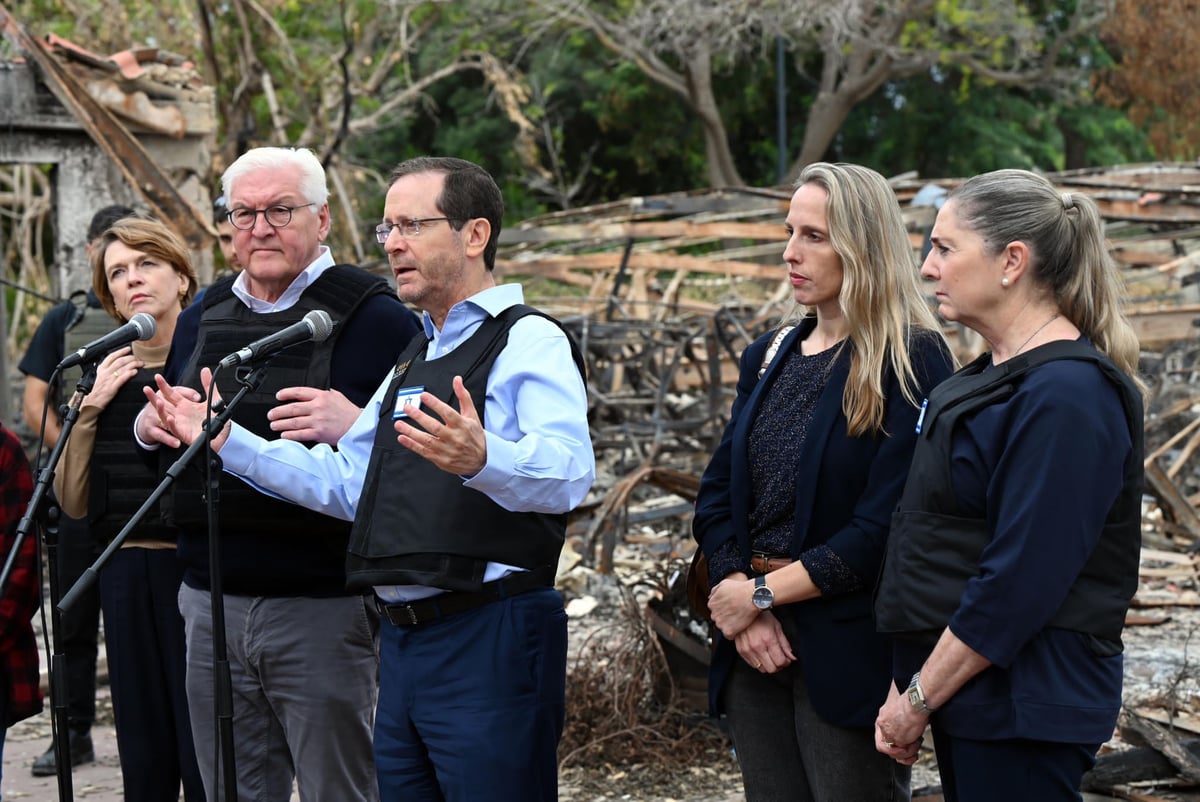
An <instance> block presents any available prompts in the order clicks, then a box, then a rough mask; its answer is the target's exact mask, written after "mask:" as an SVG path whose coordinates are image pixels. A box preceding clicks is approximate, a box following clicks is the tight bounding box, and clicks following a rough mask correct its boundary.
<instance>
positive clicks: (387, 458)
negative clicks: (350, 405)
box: [157, 158, 595, 802]
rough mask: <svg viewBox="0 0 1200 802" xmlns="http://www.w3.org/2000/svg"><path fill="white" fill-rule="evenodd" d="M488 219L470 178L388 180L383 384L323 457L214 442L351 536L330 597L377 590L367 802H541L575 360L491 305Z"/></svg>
mask: <svg viewBox="0 0 1200 802" xmlns="http://www.w3.org/2000/svg"><path fill="white" fill-rule="evenodd" d="M503 214H504V200H503V197H502V196H501V194H500V188H499V187H498V186H497V185H496V182H495V181H494V180H493V178H492V177H491V176H490V175H489V174H488V173H487V172H486V171H484V170H483V169H482V168H481V167H479V166H478V165H475V164H472V163H470V162H467V161H463V160H461V159H453V158H417V159H410V160H408V161H405V162H403V163H401V164H400V165H399V166H398V167H397V168H396V169H395V170H394V171H393V173H392V179H391V185H390V187H389V189H388V193H387V198H386V201H385V205H384V216H383V223H382V224H381V225H380V226H379V227H378V228H376V234H377V236H378V239H379V241H380V242H381V243H382V244H383V246H384V250H385V251H386V252H387V254H388V261H389V263H390V264H391V267H392V273H393V275H395V277H396V284H397V293H398V295H399V296H400V298H401V299H402V300H404V301H407V302H411V303H413V304H416V305H417V306H419V307H420V308H422V309H423V310H424V313H425V317H424V323H425V336H424V337H418V338H414V340H413V342H412V344H411V345H410V346H409V347H408V348H407V349H406V350H405V352H404V353H403V354H402V355H401V357H400V359H399V360H398V362H397V363H396V364H397V367H396V368H395V369H394V370H393V369H391V368H389V369H388V370H386V371H384V372H383V373H381V374H380V375H381V377H382V378H383V381H382V383H381V384H380V385H379V387H378V389H377V390H376V391H375V393H374V395H373V396H372V397H371V400H370V401H369V403H368V404H367V407H366V409H364V410H363V412H362V414H361V415H360V416H359V417H358V419H357V420H356V421H355V422H354V424H353V425H352V426H351V428H350V430H349V431H348V432H347V433H346V434H345V435H344V436H343V437H342V438H341V439H340V440H339V441H338V442H337V447H336V450H335V449H334V448H331V447H330V446H328V445H317V446H315V447H313V448H312V449H308V448H305V447H303V446H302V445H301V444H299V443H288V442H284V441H281V440H273V441H267V440H264V439H263V438H261V437H256V436H255V435H254V434H253V432H252V431H249V430H248V429H247V427H243V426H240V425H236V424H235V425H232V426H231V427H227V428H226V430H225V431H224V432H222V433H221V434H220V435H219V436H218V437H217V438H215V439H214V447H215V448H217V449H218V450H220V452H221V458H222V460H223V462H224V466H225V469H226V470H227V471H230V472H232V473H235V474H236V475H238V476H242V477H245V478H246V479H247V480H248V481H249V482H251V483H252V484H253V485H254V486H255V487H259V488H262V489H263V490H265V491H268V492H272V493H276V494H279V495H280V496H282V497H284V498H287V499H290V500H292V501H294V502H295V503H297V504H302V505H304V506H307V507H309V508H311V509H315V510H318V511H321V512H325V513H328V514H331V515H336V516H337V517H339V518H342V519H344V520H351V519H353V520H354V531H353V533H352V535H351V539H350V547H349V554H348V555H347V557H346V560H345V565H346V568H347V576H348V581H349V582H350V584H351V586H352V587H355V588H371V587H373V588H374V596H375V599H376V601H375V603H376V604H377V605H378V608H379V610H380V612H381V613H382V615H383V617H384V622H383V624H382V627H383V628H382V631H381V638H380V653H381V661H380V692H379V707H378V709H377V712H376V718H375V733H374V749H375V765H376V771H377V775H378V780H379V790H380V794H381V796H382V798H383V799H385V800H400V799H403V800H410V801H411V802H423V801H428V802H435V801H436V802H441V801H442V800H446V801H447V802H467V801H468V800H479V799H488V800H499V801H500V802H504V801H505V800H512V802H537V800H542V801H543V802H549V800H555V799H557V798H558V768H557V754H556V750H557V746H558V741H559V737H560V735H561V734H562V728H563V720H564V713H565V689H566V657H567V651H566V649H567V619H566V613H565V612H564V610H563V602H562V596H561V595H560V594H559V593H558V591H556V590H555V589H554V587H553V585H554V573H555V568H556V566H557V562H558V555H559V552H560V550H561V548H562V544H563V539H564V536H565V532H566V513H567V512H568V511H570V510H571V509H573V508H574V507H575V506H576V505H577V504H579V502H580V501H581V500H582V499H583V498H584V496H585V495H586V493H587V491H588V488H589V487H590V486H591V483H592V479H593V477H594V475H595V460H594V457H593V454H592V445H591V440H590V438H589V435H588V425H587V392H586V387H585V385H584V380H583V376H582V371H583V366H582V357H581V356H579V355H578V354H577V353H575V351H574V349H573V347H572V345H571V341H570V339H569V338H568V336H567V335H566V333H565V332H564V331H563V330H562V329H561V328H560V326H559V325H558V324H557V323H556V322H554V321H553V320H550V319H548V318H546V317H545V316H543V315H542V314H541V313H539V312H537V311H536V310H534V309H532V308H531V307H528V306H525V305H524V304H523V303H522V298H523V296H522V293H521V288H520V286H519V285H497V284H496V279H495V276H494V273H493V268H494V266H495V254H496V247H497V239H498V237H499V234H500V225H501V219H502V217H503ZM206 384H207V381H206ZM159 390H160V397H159V398H158V399H157V408H158V413H159V416H160V418H161V419H162V420H163V422H164V423H165V424H166V425H168V426H171V427H172V428H173V429H174V430H175V431H176V432H177V434H178V435H179V437H180V438H181V439H183V440H185V441H189V440H191V439H192V438H193V437H195V435H196V433H197V432H198V430H199V425H200V422H201V420H202V416H203V408H202V407H203V405H201V404H198V403H194V402H193V401H192V399H191V396H190V395H189V394H187V393H182V392H178V391H176V390H174V389H173V388H170V387H168V386H166V385H165V383H164V382H162V381H160V382H159ZM222 391H223V392H224V390H222ZM227 436H228V440H227V439H226V437H227Z"/></svg>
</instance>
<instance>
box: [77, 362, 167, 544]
mask: <svg viewBox="0 0 1200 802" xmlns="http://www.w3.org/2000/svg"><path fill="white" fill-rule="evenodd" d="M157 372H158V371H157V370H156V369H153V368H142V369H141V370H139V371H138V372H137V374H136V375H135V376H134V377H133V378H132V379H130V380H129V381H127V382H125V384H124V385H122V386H121V389H120V390H118V391H117V394H116V395H115V396H114V397H113V400H112V401H111V402H109V404H108V406H106V407H105V408H104V411H103V412H101V413H100V417H99V419H98V421H97V423H96V443H95V447H94V448H93V450H92V461H91V469H90V491H89V495H88V521H89V522H90V523H91V527H92V533H93V534H94V535H95V537H96V538H97V539H98V540H100V541H101V542H103V543H107V542H109V541H111V540H112V539H113V538H114V537H115V536H116V535H117V534H118V533H119V532H120V531H121V529H122V528H124V526H125V524H126V523H127V522H128V520H129V519H130V518H131V517H133V514H134V513H135V512H137V510H138V509H139V508H140V507H141V506H142V504H143V503H144V502H145V501H146V499H147V498H149V497H150V494H151V493H152V492H154V489H155V487H157V486H158V471H157V470H156V468H155V466H154V465H153V464H152V463H149V462H147V460H146V459H144V458H143V457H142V455H141V454H139V453H138V449H137V446H136V445H134V442H133V440H132V438H131V434H130V433H131V432H132V431H133V420H134V418H135V417H137V414H138V412H140V411H141V409H142V407H143V406H145V404H146V397H145V396H144V395H143V394H142V388H143V387H146V386H151V387H152V386H154V374H155V373H157ZM137 540H169V541H174V540H175V530H174V529H172V528H170V527H168V526H166V525H165V524H164V523H163V521H162V516H161V514H160V512H159V507H158V505H154V506H153V507H152V508H151V509H150V510H149V511H148V513H147V514H146V516H145V517H143V518H142V520H141V522H140V523H139V524H138V527H137V529H135V530H134V531H133V532H132V533H131V534H130V535H129V537H128V541H137Z"/></svg>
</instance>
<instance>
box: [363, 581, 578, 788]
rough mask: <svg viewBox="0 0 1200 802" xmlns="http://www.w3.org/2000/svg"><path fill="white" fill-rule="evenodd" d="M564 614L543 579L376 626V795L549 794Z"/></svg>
mask: <svg viewBox="0 0 1200 802" xmlns="http://www.w3.org/2000/svg"><path fill="white" fill-rule="evenodd" d="M566 670H567V615H566V613H565V612H564V610H563V601H562V596H561V595H559V593H558V591H556V590H553V589H550V588H547V589H545V590H533V591H529V592H528V593H522V594H520V595H518V596H514V597H511V598H509V599H505V600H502V601H496V602H492V603H491V604H488V605H485V606H483V607H480V608H478V609H476V610H470V611H467V612H465V613H459V614H458V615H453V616H449V617H447V618H442V619H439V620H437V621H433V622H430V623H428V624H423V625H420V626H416V627H397V626H394V625H392V624H391V623H389V622H388V621H386V620H385V621H384V622H383V624H382V627H381V630H380V685H379V705H378V708H377V709H376V713H375V771H376V774H377V775H378V777H379V791H380V797H381V799H382V800H383V802H400V800H403V802H477V800H480V799H487V800H489V802H552V801H553V800H556V799H558V762H557V761H558V758H557V751H558V740H559V737H560V736H561V735H562V729H563V717H564V710H565V699H564V697H565V693H566Z"/></svg>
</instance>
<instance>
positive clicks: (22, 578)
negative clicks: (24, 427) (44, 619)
mask: <svg viewBox="0 0 1200 802" xmlns="http://www.w3.org/2000/svg"><path fill="white" fill-rule="evenodd" d="M32 495H33V474H32V473H31V472H30V469H29V460H28V459H26V457H25V451H24V449H22V448H21V441H20V440H18V439H17V436H16V435H15V434H13V433H12V432H11V431H9V430H8V429H7V428H5V427H4V426H3V425H0V533H2V534H0V567H2V566H3V564H4V560H7V558H8V554H9V552H11V551H12V548H13V546H14V544H15V543H16V536H17V524H18V522H20V520H21V516H23V515H24V514H25V507H26V505H27V504H28V503H29V497H30V496H32ZM37 547H38V539H37V537H36V533H35V532H31V533H30V534H29V535H28V536H26V538H25V541H24V542H23V543H22V544H21V551H20V553H19V554H18V555H17V559H16V562H15V563H14V564H13V571H12V575H11V576H9V579H8V584H7V585H6V586H5V588H4V595H3V597H0V682H3V685H4V687H3V688H2V689H0V692H7V695H8V703H7V704H6V705H5V708H4V709H5V712H6V713H7V716H6V717H5V719H4V721H3V722H0V723H2V724H3V726H5V727H9V726H12V725H13V724H15V723H16V722H18V721H20V720H22V719H25V718H29V717H30V716H33V715H37V714H38V713H40V712H41V710H42V691H41V687H40V683H39V680H40V678H39V676H38V647H37V639H36V638H35V637H34V634H33V624H32V621H33V616H34V614H35V613H36V612H37V609H38V604H39V600H40V598H41V582H40V581H39V580H38V571H37Z"/></svg>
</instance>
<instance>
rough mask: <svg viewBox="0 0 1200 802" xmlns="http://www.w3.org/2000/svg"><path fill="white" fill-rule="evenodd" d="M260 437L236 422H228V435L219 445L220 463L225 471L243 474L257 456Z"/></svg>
mask: <svg viewBox="0 0 1200 802" xmlns="http://www.w3.org/2000/svg"><path fill="white" fill-rule="evenodd" d="M261 442H262V440H261V438H259V437H257V436H256V435H254V434H252V433H251V432H250V431H249V430H248V429H245V428H243V427H241V426H239V425H238V424H236V423H233V422H230V424H229V437H227V438H226V439H225V443H224V444H223V445H222V446H221V452H220V454H219V456H220V457H221V465H222V466H223V467H224V469H225V472H226V473H236V474H238V475H239V476H242V475H245V474H246V473H247V472H248V471H249V470H250V466H251V465H252V464H253V463H254V460H255V459H256V458H257V457H258V449H259V445H260V443H261Z"/></svg>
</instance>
